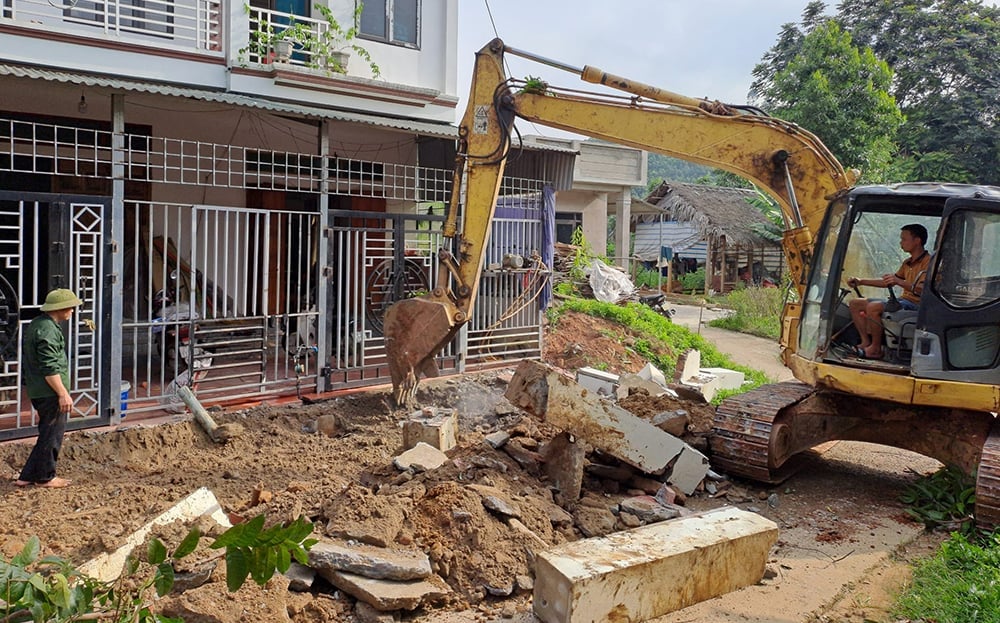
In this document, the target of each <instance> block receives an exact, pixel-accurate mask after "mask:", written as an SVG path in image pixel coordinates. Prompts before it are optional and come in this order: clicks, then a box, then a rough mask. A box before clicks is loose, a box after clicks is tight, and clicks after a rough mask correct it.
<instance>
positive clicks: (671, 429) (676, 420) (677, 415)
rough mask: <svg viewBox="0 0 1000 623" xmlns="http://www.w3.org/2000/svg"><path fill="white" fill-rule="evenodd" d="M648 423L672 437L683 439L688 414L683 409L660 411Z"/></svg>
mask: <svg viewBox="0 0 1000 623" xmlns="http://www.w3.org/2000/svg"><path fill="white" fill-rule="evenodd" d="M649 423H650V424H652V425H653V426H655V427H656V428H659V429H660V430H662V431H663V432H665V433H669V434H671V435H673V436H674V437H683V436H684V433H685V432H687V425H688V414H687V411H684V410H683V409H678V410H676V411H661V412H660V413H657V414H656V415H654V416H653V417H652V419H650V420H649Z"/></svg>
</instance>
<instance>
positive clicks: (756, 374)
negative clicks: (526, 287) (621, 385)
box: [549, 299, 771, 404]
mask: <svg viewBox="0 0 1000 623" xmlns="http://www.w3.org/2000/svg"><path fill="white" fill-rule="evenodd" d="M565 311H575V312H579V313H583V314H588V315H590V316H596V317H598V318H604V319H606V320H611V321H614V322H617V323H619V324H621V325H624V326H626V327H628V328H630V329H631V330H633V331H635V332H636V333H638V334H639V335H642V336H644V337H643V338H640V339H637V340H636V341H635V343H634V344H633V346H632V347H633V349H634V350H635V351H636V352H637V353H638V354H639V355H640V356H642V357H643V358H644V359H646V360H647V361H649V362H650V363H652V364H653V365H654V366H656V367H657V368H659V369H660V370H661V371H663V373H664V374H665V375H666V376H667V378H670V377H672V376H673V375H674V371H675V370H676V368H677V357H678V356H679V355H681V354H683V353H685V352H686V351H688V350H690V349H692V348H696V349H698V350H699V351H701V363H702V366H704V367H706V368H728V369H730V370H737V371H739V372H742V373H743V374H744V375H745V376H746V380H747V381H749V382H748V383H745V384H744V385H743V388H742V390H741V391H740V390H734V391H729V392H719V394H718V395H717V396H716V397H715V400H713V401H712V402H713V404H718V402H719V401H721V400H722V399H723V398H724V397H726V396H731V395H733V394H738V393H742V392H745V391H748V390H751V389H753V388H755V387H759V386H760V385H765V384H767V383H769V382H771V379H769V378H768V377H767V375H765V374H764V373H763V372H761V371H760V370H754V369H753V368H748V367H746V366H742V365H739V364H736V363H734V362H733V361H732V360H731V359H729V357H727V356H725V355H724V354H722V353H720V352H719V350H718V349H717V348H716V347H715V346H714V345H713V344H712V343H710V342H708V341H706V340H705V338H703V337H702V336H700V335H697V334H695V333H692V332H691V331H689V330H688V329H686V328H685V327H682V326H680V325H676V324H674V323H672V322H670V320H669V319H667V318H664V317H663V316H661V315H660V314H658V313H656V312H655V311H653V310H652V309H650V308H649V307H647V306H645V305H640V304H638V303H626V304H625V305H615V304H613V303H602V302H601V301H597V300H594V299H569V300H567V301H564V302H563V303H562V305H560V306H559V307H558V309H556V310H555V312H554V313H553V314H551V315H550V316H549V318H550V320H553V321H556V322H558V314H560V313H562V312H565Z"/></svg>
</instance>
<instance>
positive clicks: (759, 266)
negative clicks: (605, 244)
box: [632, 182, 784, 292]
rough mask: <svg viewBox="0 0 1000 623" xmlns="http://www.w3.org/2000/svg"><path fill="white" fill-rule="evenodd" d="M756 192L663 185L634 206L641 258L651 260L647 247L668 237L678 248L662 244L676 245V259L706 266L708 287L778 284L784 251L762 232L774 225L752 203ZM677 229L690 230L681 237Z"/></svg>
mask: <svg viewBox="0 0 1000 623" xmlns="http://www.w3.org/2000/svg"><path fill="white" fill-rule="evenodd" d="M755 196H756V195H755V193H754V191H752V190H747V189H743V188H726V187H720V186H701V185H698V184H686V183H680V182H663V183H661V184H660V185H659V186H657V187H656V188H655V189H654V190H653V192H651V193H650V194H649V195H648V196H647V197H646V198H645V200H644V201H643V202H641V203H640V202H636V204H635V205H633V206H632V222H633V230H634V232H635V234H636V235H635V247H636V249H637V252H638V254H639V256H640V258H641V259H643V260H647V261H648V259H647V258H646V257H643V254H642V252H641V250H642V249H645V248H647V247H651V246H654V247H655V248H659V246H661V245H656V244H655V243H654V239H657V240H666V241H670V242H672V243H673V246H671V245H669V244H668V245H662V246H671V252H672V254H673V256H674V258H675V259H676V258H677V257H678V256H681V255H683V256H684V257H685V258H686V259H688V260H689V261H691V260H694V261H696V262H697V264H698V266H699V267H701V266H704V267H705V286H706V288H707V289H711V290H714V291H716V292H729V291H730V290H732V289H733V288H734V287H736V286H737V285H738V284H740V283H744V284H756V285H767V284H768V283H777V282H779V281H780V276H781V273H782V271H783V270H784V254H783V252H782V249H781V244H780V243H778V242H776V241H774V240H771V239H770V238H768V237H767V236H766V235H763V232H764V231H766V228H767V227H768V226H769V225H770V224H771V223H770V221H769V220H768V219H767V217H766V216H765V215H764V214H763V213H761V212H760V210H758V209H757V208H755V207H754V206H753V205H752V204H751V201H752V200H753V199H754V197H755ZM678 232H685V233H684V234H683V236H681V237H680V238H678ZM675 239H676V240H675ZM675 247H676V248H675ZM660 254H662V250H661V251H660V252H659V253H656V255H660ZM655 259H657V258H654V260H655ZM674 266H675V267H676V266H677V263H676V262H675V263H674Z"/></svg>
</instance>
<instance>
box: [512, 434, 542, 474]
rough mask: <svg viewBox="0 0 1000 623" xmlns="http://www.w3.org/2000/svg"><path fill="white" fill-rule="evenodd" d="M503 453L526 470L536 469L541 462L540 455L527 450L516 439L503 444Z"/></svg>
mask: <svg viewBox="0 0 1000 623" xmlns="http://www.w3.org/2000/svg"><path fill="white" fill-rule="evenodd" d="M503 451H504V452H506V453H507V456H509V457H510V458H512V459H514V460H515V461H517V463H518V464H519V465H520V466H521V467H523V468H524V469H526V470H533V469H537V468H538V465H539V464H540V463H541V462H542V455H540V454H538V453H537V452H532V451H531V450H528V449H527V448H525V447H524V446H523V445H521V442H520V441H518V440H517V439H511V440H510V441H508V442H507V443H506V444H504V447H503Z"/></svg>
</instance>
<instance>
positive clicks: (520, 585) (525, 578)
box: [514, 574, 535, 592]
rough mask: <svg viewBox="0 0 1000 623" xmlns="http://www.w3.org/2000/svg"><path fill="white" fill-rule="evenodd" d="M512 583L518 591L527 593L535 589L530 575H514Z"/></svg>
mask: <svg viewBox="0 0 1000 623" xmlns="http://www.w3.org/2000/svg"><path fill="white" fill-rule="evenodd" d="M514 583H515V584H516V585H517V589H518V590H520V591H525V592H528V591H531V590H532V589H534V588H535V580H533V579H532V577H531V576H530V575H523V574H522V575H516V576H514Z"/></svg>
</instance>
